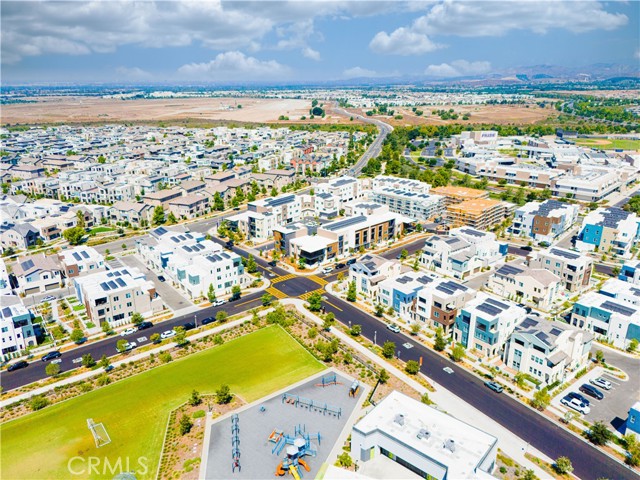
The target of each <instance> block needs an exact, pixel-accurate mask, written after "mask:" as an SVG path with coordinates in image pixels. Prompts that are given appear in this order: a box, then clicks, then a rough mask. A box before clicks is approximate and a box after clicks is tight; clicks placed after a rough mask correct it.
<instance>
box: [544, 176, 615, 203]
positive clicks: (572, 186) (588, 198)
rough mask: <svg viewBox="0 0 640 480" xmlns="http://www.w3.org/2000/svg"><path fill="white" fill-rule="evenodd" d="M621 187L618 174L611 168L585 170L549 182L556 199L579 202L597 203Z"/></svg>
mask: <svg viewBox="0 0 640 480" xmlns="http://www.w3.org/2000/svg"><path fill="white" fill-rule="evenodd" d="M621 186H622V181H621V176H620V172H618V171H617V170H615V169H611V168H606V169H605V168H600V169H589V170H587V169H585V170H584V171H579V172H578V173H577V174H574V175H565V176H563V177H559V178H556V179H554V180H553V181H552V182H551V191H552V192H553V195H554V196H556V197H562V198H565V197H570V198H574V199H576V200H579V201H581V202H599V201H600V200H603V199H604V198H605V197H606V196H607V195H610V194H611V193H613V192H615V191H616V190H619V189H620V187H621Z"/></svg>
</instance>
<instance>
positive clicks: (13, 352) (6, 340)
mask: <svg viewBox="0 0 640 480" xmlns="http://www.w3.org/2000/svg"><path fill="white" fill-rule="evenodd" d="M1 298H2V305H0V339H1V341H2V344H1V345H0V348H1V350H0V360H2V361H7V360H9V359H11V358H13V357H15V356H17V355H19V354H20V352H23V351H24V350H25V349H26V348H27V347H35V346H37V345H38V341H37V339H36V334H35V330H34V328H33V325H32V323H31V320H32V318H33V314H32V313H31V312H30V311H29V309H27V307H25V306H24V305H22V303H21V302H20V298H18V297H17V296H15V295H10V296H9V295H7V296H4V295H3V296H2V297H1Z"/></svg>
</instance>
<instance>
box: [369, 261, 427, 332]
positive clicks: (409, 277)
mask: <svg viewBox="0 0 640 480" xmlns="http://www.w3.org/2000/svg"><path fill="white" fill-rule="evenodd" d="M437 279H438V277H436V276H435V275H434V274H433V273H424V272H406V273H403V274H402V275H400V276H399V277H392V278H387V279H386V280H383V281H382V282H380V285H379V286H378V303H380V304H382V305H384V306H385V307H387V308H388V307H392V308H393V310H394V311H395V312H396V313H397V314H398V315H399V316H400V318H402V319H403V320H404V321H406V322H408V323H411V322H412V321H413V309H414V306H415V303H416V299H417V297H418V292H419V291H420V290H422V289H423V288H424V287H425V286H427V285H429V284H431V283H433V282H435V281H436V280H437Z"/></svg>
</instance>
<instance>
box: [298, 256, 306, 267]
mask: <svg viewBox="0 0 640 480" xmlns="http://www.w3.org/2000/svg"><path fill="white" fill-rule="evenodd" d="M298 268H299V269H300V270H304V269H305V268H307V261H306V260H305V259H304V257H300V258H299V259H298Z"/></svg>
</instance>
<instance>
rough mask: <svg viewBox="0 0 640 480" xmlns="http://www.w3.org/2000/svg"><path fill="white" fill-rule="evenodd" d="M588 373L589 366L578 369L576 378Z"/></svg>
mask: <svg viewBox="0 0 640 480" xmlns="http://www.w3.org/2000/svg"><path fill="white" fill-rule="evenodd" d="M586 373H587V367H584V368H583V369H581V370H578V372H577V373H576V379H578V378H580V377H583V376H584V375H586Z"/></svg>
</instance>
